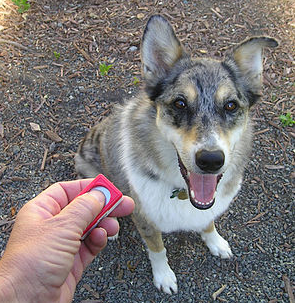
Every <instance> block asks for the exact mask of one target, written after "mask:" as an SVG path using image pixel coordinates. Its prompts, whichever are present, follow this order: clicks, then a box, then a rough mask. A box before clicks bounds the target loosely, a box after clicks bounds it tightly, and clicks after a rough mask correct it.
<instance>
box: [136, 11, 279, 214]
mask: <svg viewBox="0 0 295 303" xmlns="http://www.w3.org/2000/svg"><path fill="white" fill-rule="evenodd" d="M277 45H278V43H277V41H276V40H274V39H272V38H269V37H253V38H250V39H248V40H246V41H244V42H242V43H241V44H239V45H238V46H237V47H235V48H234V50H233V52H232V53H231V54H229V55H227V56H226V58H225V59H224V60H223V61H217V60H213V59H203V58H200V59H194V60H193V59H191V58H190V56H189V55H188V54H187V52H186V51H185V49H184V48H183V46H182V45H181V43H180V41H179V40H178V39H177V37H176V35H175V33H174V30H173V28H172V26H171V25H170V23H169V22H168V21H167V20H166V19H164V18H163V17H162V16H159V15H156V16H152V17H151V18H150V19H149V21H148V23H147V25H146V28H145V31H144V34H143V38H142V46H141V57H142V65H143V75H144V78H145V84H146V87H145V89H146V92H147V94H148V96H149V98H150V99H151V100H152V101H153V102H154V104H155V107H156V111H157V118H156V123H157V126H158V128H159V130H160V131H161V132H162V134H163V135H164V136H165V137H166V138H167V140H169V141H170V142H171V143H172V144H173V145H174V147H175V149H176V151H177V155H178V162H179V167H180V171H181V173H182V176H183V178H184V179H185V181H186V183H187V185H188V189H189V190H188V191H189V195H190V200H191V202H192V204H193V205H194V206H195V207H197V208H199V209H207V208H210V207H211V206H212V205H213V203H214V194H215V190H216V187H217V183H218V181H219V179H220V178H221V177H222V174H223V173H224V172H225V171H226V169H227V167H228V166H229V162H230V157H231V156H232V153H233V151H234V149H235V146H236V144H237V142H238V141H239V140H241V138H242V137H243V136H244V132H245V130H246V129H247V125H248V123H249V122H248V111H249V109H250V107H251V106H252V105H253V104H254V103H255V102H256V101H257V100H258V99H259V97H260V94H261V93H260V92H261V82H262V79H261V78H262V50H263V48H264V47H276V46H277Z"/></svg>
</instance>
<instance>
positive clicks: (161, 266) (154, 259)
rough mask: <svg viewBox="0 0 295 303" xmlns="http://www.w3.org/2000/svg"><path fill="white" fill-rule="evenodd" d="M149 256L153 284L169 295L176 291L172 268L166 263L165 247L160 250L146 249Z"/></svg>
mask: <svg viewBox="0 0 295 303" xmlns="http://www.w3.org/2000/svg"><path fill="white" fill-rule="evenodd" d="M148 252H149V258H150V261H151V265H152V270H153V276H154V284H155V286H156V287H157V288H158V289H159V290H163V291H164V292H165V293H167V294H169V295H171V294H172V292H174V293H177V280H176V276H175V274H174V272H173V270H172V269H171V268H170V266H169V264H168V259H167V257H166V249H165V248H164V249H163V250H162V251H161V252H153V251H151V250H148Z"/></svg>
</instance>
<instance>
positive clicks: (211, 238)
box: [201, 221, 233, 259]
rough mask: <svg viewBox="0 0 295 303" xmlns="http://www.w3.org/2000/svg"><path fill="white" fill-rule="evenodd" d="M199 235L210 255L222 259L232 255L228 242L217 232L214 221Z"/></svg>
mask: <svg viewBox="0 0 295 303" xmlns="http://www.w3.org/2000/svg"><path fill="white" fill-rule="evenodd" d="M201 237H202V239H203V241H204V242H205V243H206V245H207V246H208V248H209V250H210V252H211V254H212V255H214V256H219V257H221V258H223V259H228V258H230V257H232V256H233V254H232V252H231V249H230V246H229V244H228V242H227V241H226V240H224V239H223V238H222V237H221V236H220V235H219V233H218V232H217V230H216V228H215V224H214V221H212V222H211V223H210V225H209V226H208V227H207V228H206V229H205V230H204V231H202V232H201Z"/></svg>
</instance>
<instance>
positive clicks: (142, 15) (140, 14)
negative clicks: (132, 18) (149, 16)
mask: <svg viewBox="0 0 295 303" xmlns="http://www.w3.org/2000/svg"><path fill="white" fill-rule="evenodd" d="M136 17H137V19H142V18H143V17H144V14H143V13H139V14H137V15H136Z"/></svg>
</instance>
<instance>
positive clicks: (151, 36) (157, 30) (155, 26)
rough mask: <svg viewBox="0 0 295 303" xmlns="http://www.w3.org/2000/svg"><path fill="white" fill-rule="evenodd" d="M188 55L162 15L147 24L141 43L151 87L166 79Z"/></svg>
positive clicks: (143, 63) (144, 73) (142, 57)
mask: <svg viewBox="0 0 295 303" xmlns="http://www.w3.org/2000/svg"><path fill="white" fill-rule="evenodd" d="M184 55H186V54H185V51H184V48H183V47H182V45H181V43H180V41H179V40H178V39H177V37H176V35H175V32H174V30H173V28H172V26H171V25H170V23H169V22H168V21H167V20H166V19H165V18H164V17H162V16H161V15H154V16H152V17H151V18H150V19H149V21H148V22H147V25H146V28H145V30H144V33H143V37H142V42H141V61H142V71H143V75H144V77H145V80H146V81H147V82H148V83H149V85H153V84H156V83H157V81H158V80H159V79H161V78H164V77H165V75H166V74H167V72H168V71H169V70H170V69H171V67H172V66H173V65H174V64H175V63H176V62H177V61H178V60H179V59H180V58H181V57H182V56H184Z"/></svg>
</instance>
